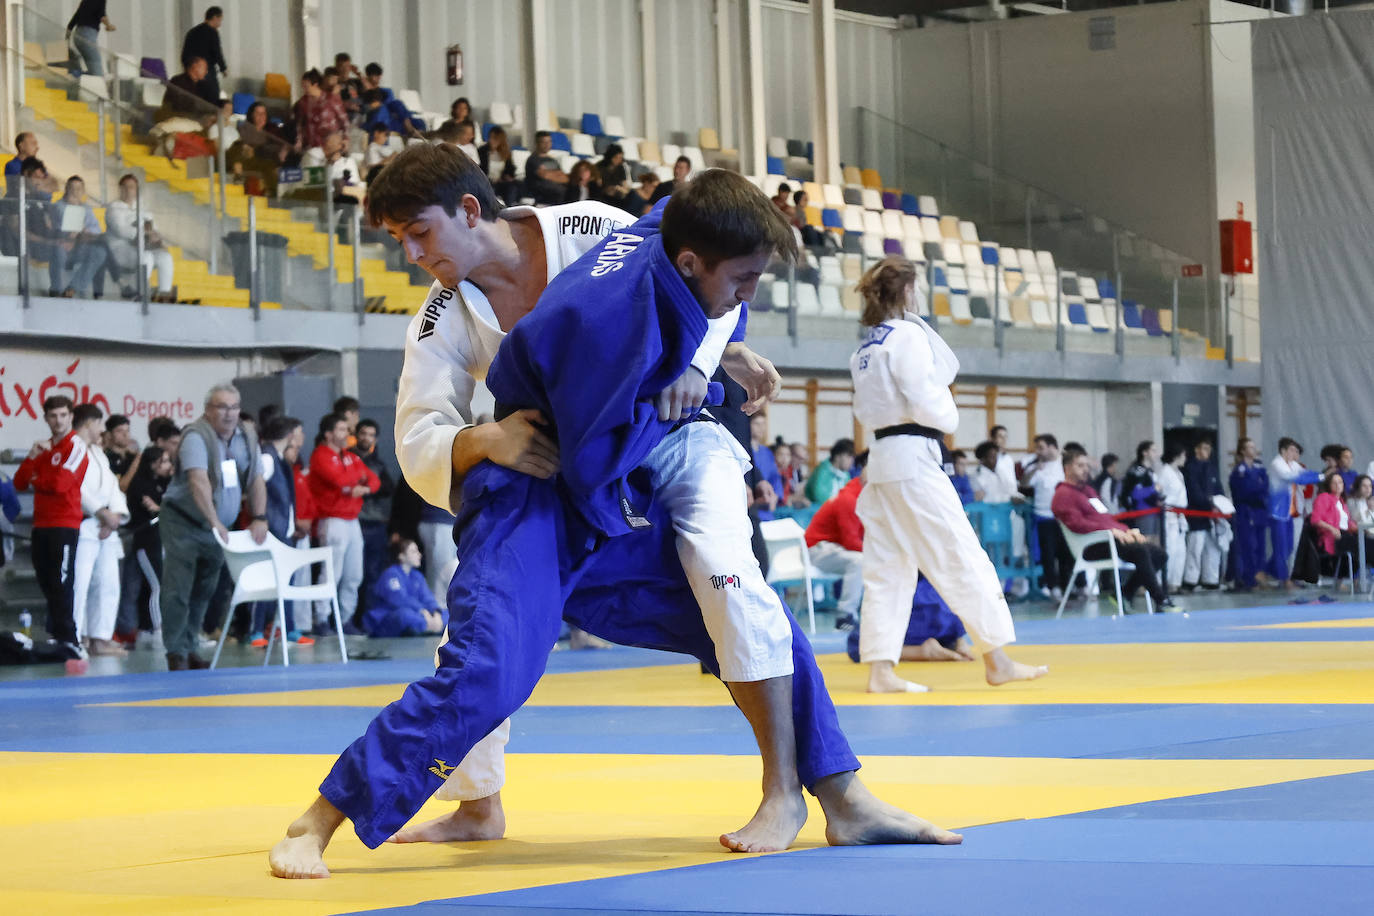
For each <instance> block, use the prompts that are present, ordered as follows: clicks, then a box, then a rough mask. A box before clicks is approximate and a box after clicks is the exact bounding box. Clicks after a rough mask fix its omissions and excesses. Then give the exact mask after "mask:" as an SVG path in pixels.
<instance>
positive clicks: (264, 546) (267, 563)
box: [210, 531, 348, 669]
mask: <svg viewBox="0 0 1374 916" xmlns="http://www.w3.org/2000/svg"><path fill="white" fill-rule="evenodd" d="M220 547H221V548H223V550H224V562H225V563H226V564H228V566H229V575H231V576H233V578H234V594H233V597H231V598H230V599H229V614H228V615H227V618H232V617H233V610H234V608H236V607H238V606H239V605H240V604H247V603H249V602H257V601H276V603H277V615H276V626H275V627H273V628H272V635H271V636H270V637H268V642H267V652H266V655H265V657H264V658H263V660H262V663H263V665H266V664H267V663H268V662H269V661H270V660H271V658H272V643H273V642H274V641H275V640H276V636H277V631H280V632H281V663H282V667H286V666H288V665H289V664H291V662H290V659H289V658H288V656H287V642H288V640H287V638H286V602H287V601H316V600H327V601H328V602H329V603H330V605H331V606H332V607H333V609H334V627H335V630H336V632H337V633H338V635H339V655H340V656H341V657H342V659H343V661H344V662H345V663H347V662H348V646H347V645H346V644H345V642H344V631H343V617H342V615H341V614H340V612H339V595H338V592H337V590H336V589H335V587H334V551H333V550H332V549H330V548H328V547H309V548H297V547H290V546H288V545H286V544H283V543H282V542H281V541H279V540H277V539H276V538H274V537H273V536H272V535H270V534H269V535H268V536H267V540H265V541H263V542H262V543H261V544H255V543H254V542H253V536H252V534H250V533H249V532H247V531H231V532H229V540H228V541H227V542H226V541H221V542H220ZM316 563H323V564H324V581H323V582H321V583H319V584H314V583H306V584H304V585H292V584H291V577H292V576H293V575H295V573H296V572H297V570H300V569H306V568H309V567H310V566H313V565H314V564H316ZM228 635H229V626H228V619H226V621H225V626H224V630H223V632H222V633H221V634H220V638H219V644H218V645H216V646H215V657H214V658H213V659H211V660H210V667H211V669H213V668H214V667H215V666H216V665H217V664H219V654H220V652H221V651H223V649H224V640H225V639H226V638H227V637H228Z"/></svg>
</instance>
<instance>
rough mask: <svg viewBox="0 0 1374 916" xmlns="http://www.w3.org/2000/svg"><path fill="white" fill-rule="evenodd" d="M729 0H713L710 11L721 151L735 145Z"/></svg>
mask: <svg viewBox="0 0 1374 916" xmlns="http://www.w3.org/2000/svg"><path fill="white" fill-rule="evenodd" d="M729 12H730V0H715V8H714V9H713V10H712V11H711V20H712V24H713V25H714V26H715V38H716V125H717V126H716V131H717V132H718V133H719V135H720V145H721V148H722V149H731V148H733V147H734V145H735V101H734V99H735V92H736V89H735V86H734V85H733V82H732V81H731V79H730V58H731V56H732V55H733V54H734V49H733V48H731V47H730V16H729Z"/></svg>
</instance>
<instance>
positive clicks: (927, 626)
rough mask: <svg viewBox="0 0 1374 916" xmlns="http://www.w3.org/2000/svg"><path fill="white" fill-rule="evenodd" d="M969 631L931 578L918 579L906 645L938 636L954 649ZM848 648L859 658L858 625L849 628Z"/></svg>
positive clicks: (940, 641)
mask: <svg viewBox="0 0 1374 916" xmlns="http://www.w3.org/2000/svg"><path fill="white" fill-rule="evenodd" d="M964 635H965V631H964V624H963V622H962V621H960V620H959V618H958V617H955V616H954V612H953V611H951V610H950V609H949V605H948V604H945V599H943V598H941V597H940V593H939V592H937V591H936V590H935V586H933V585H931V584H930V580H929V579H927V578H926V577H925V576H921V577H920V578H918V579H917V580H916V595H915V597H913V598H912V600H911V620H910V621H908V623H907V626H906V636H904V637H903V638H902V645H904V646H919V645H920V644H921V643H923V642H925V641H926V640H927V639H930V638H932V637H934V639H935V641H936V642H938V643H939V644H940V645H942V646H944V647H945V648H946V649H953V648H954V647H955V646H956V645H958V644H959V640H960V639H962V638H963V637H964ZM845 648H846V649H847V650H848V652H849V658H850V660H851V661H854V662H857V661H858V660H859V628H858V627H854V628H853V629H852V630H850V631H849V639H847V640H846V641H845Z"/></svg>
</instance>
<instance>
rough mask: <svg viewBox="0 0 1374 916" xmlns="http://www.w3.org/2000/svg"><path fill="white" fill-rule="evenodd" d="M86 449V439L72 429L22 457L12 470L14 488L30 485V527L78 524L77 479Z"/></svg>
mask: <svg viewBox="0 0 1374 916" xmlns="http://www.w3.org/2000/svg"><path fill="white" fill-rule="evenodd" d="M86 449H87V446H86V440H84V439H82V438H81V437H80V436H78V435H77V434H76V430H72V431H71V432H69V433H67V434H66V435H65V436H63V437H62V438H61V439H59V440H58V441H57V444H56V445H54V446H53V447H52V448H50V449H47V450H46V451H42V452H39V453H38V454H37V455H34V456H33V457H32V458H25V459H24V461H23V463H22V464H20V465H19V470H17V471H15V472H14V486H15V489H18V490H27V489H29V488H30V487H32V488H33V527H35V528H80V527H81V481H82V480H84V479H85V477H86V463H87V462H88V461H89V460H90V459H89V458H88V457H87V455H86Z"/></svg>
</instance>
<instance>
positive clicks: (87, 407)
mask: <svg viewBox="0 0 1374 916" xmlns="http://www.w3.org/2000/svg"><path fill="white" fill-rule="evenodd" d="M101 420H102V414H101V412H100V408H99V407H96V406H95V405H94V404H78V405H77V406H76V409H75V410H73V411H72V428H73V429H74V430H76V434H77V435H78V436H80V437H81V438H82V439H83V440H85V442H86V456H87V461H86V473H85V474H84V475H83V476H82V479H81V514H82V519H81V527H80V528H79V529H78V531H79V533H78V535H77V539H76V568H75V570H74V571H73V576H74V581H73V583H72V616H73V618H74V619H75V620H76V632H77V635H78V636H80V637H81V640H82V642H83V643H84V644H85V645H86V648H87V650H88V651H89V652H90V653H91V654H92V655H116V656H123V655H127V654H128V653H127V652H125V651H124V647H123V646H121V645H120V644H119V643H117V642H115V641H114V639H113V637H114V630H115V619H116V617H117V616H118V613H119V588H120V576H119V561H120V560H121V559H123V558H124V546H123V544H122V543H121V541H120V539H119V526H120V525H122V524H124V523H125V522H127V521H128V520H129V507H128V506H127V505H126V504H125V501H124V493H123V492H122V491H121V490H120V489H119V478H118V477H117V476H115V473H114V471H113V470H111V469H110V463H109V460H108V459H107V458H106V457H105V452H104V450H103V449H102V448H101V447H100V430H101V426H102V425H103V424H102V422H101Z"/></svg>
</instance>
